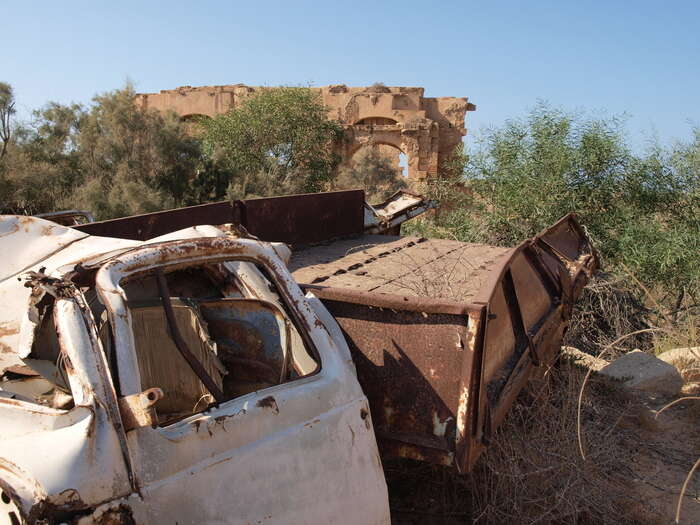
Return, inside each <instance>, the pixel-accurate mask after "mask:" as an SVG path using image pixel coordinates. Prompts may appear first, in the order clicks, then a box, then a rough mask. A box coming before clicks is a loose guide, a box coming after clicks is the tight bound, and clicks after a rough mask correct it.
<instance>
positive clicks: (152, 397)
mask: <svg viewBox="0 0 700 525" xmlns="http://www.w3.org/2000/svg"><path fill="white" fill-rule="evenodd" d="M146 397H148V399H149V401H155V399H156V394H155V392H149V393H148V394H147V395H146Z"/></svg>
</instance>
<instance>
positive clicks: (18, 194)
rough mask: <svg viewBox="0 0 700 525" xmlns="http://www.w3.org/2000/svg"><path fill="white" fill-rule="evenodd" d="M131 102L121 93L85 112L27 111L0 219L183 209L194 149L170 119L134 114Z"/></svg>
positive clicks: (196, 155)
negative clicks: (73, 211) (72, 211)
mask: <svg viewBox="0 0 700 525" xmlns="http://www.w3.org/2000/svg"><path fill="white" fill-rule="evenodd" d="M133 97H134V91H133V88H132V87H131V86H129V85H127V86H126V87H125V88H123V89H118V90H115V91H112V92H109V93H105V94H103V95H98V96H96V97H95V98H94V99H93V102H92V105H91V106H90V107H89V108H85V107H83V106H81V105H78V104H71V105H61V104H56V103H49V104H48V105H46V106H45V107H44V108H42V109H40V110H37V111H35V112H34V113H33V117H34V119H33V122H32V123H31V124H30V125H28V126H24V127H22V128H21V129H20V130H19V131H18V132H17V133H16V137H15V140H14V141H13V142H12V144H11V145H10V148H9V149H8V155H7V158H6V159H5V160H6V162H5V166H4V171H5V174H4V177H3V179H2V185H3V186H2V190H3V191H2V198H3V202H2V208H3V209H4V210H5V212H14V213H30V214H34V213H39V212H43V211H52V210H56V209H61V208H64V209H65V208H84V209H88V210H91V211H93V212H94V214H95V216H96V217H98V218H110V217H117V216H121V215H129V214H134V213H143V212H149V211H155V210H160V209H163V208H165V207H172V206H177V205H182V204H186V203H189V202H190V201H191V200H192V190H191V185H190V181H191V180H192V179H193V178H194V177H195V176H196V174H197V169H198V167H199V166H200V163H201V152H200V147H199V144H198V143H197V141H195V140H194V139H192V138H191V137H189V136H188V135H187V134H186V130H185V128H184V125H183V124H182V123H181V122H180V120H179V118H178V117H177V116H176V115H174V114H166V115H164V114H161V113H158V112H156V111H147V110H143V109H140V108H138V107H136V106H135V105H134V103H133Z"/></svg>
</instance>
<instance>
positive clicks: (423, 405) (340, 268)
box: [290, 215, 598, 471]
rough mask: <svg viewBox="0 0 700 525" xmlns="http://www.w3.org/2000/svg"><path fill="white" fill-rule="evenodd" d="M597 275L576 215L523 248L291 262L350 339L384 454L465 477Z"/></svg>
mask: <svg viewBox="0 0 700 525" xmlns="http://www.w3.org/2000/svg"><path fill="white" fill-rule="evenodd" d="M342 250H346V253H347V255H342V254H341V253H340V252H341V251H342ZM597 266H598V261H597V258H596V256H595V252H594V250H593V248H592V246H591V244H590V241H589V240H588V238H587V237H586V235H585V233H584V232H583V230H582V229H581V228H580V227H579V226H578V223H577V222H576V220H575V217H574V216H573V215H569V216H566V217H564V218H563V219H562V220H560V221H559V222H557V223H556V224H555V225H554V226H553V227H552V228H549V229H547V230H545V231H544V232H543V233H542V234H540V235H538V236H537V237H535V238H533V239H531V240H529V241H526V242H524V243H523V244H521V245H520V246H518V247H516V248H496V247H492V246H483V245H473V244H465V243H459V242H456V241H440V240H421V239H415V238H408V237H406V238H390V239H386V238H382V237H381V236H362V237H359V238H357V239H354V240H352V241H351V240H347V241H344V242H343V244H342V246H341V245H337V246H336V245H334V244H331V245H330V246H315V247H308V248H306V249H303V250H301V251H298V252H297V253H295V254H294V255H293V256H292V260H291V263H290V267H291V269H292V270H293V271H294V276H295V278H296V279H297V280H298V281H300V282H302V283H306V287H307V289H309V290H313V293H314V294H315V295H317V296H318V297H319V298H320V299H321V300H323V302H324V304H325V305H326V306H327V308H328V309H329V310H330V311H331V313H333V315H334V316H335V318H336V319H337V321H338V323H339V325H340V326H341V328H342V329H343V331H344V333H345V336H346V338H347V340H348V344H349V346H350V349H351V351H352V353H353V359H354V361H355V363H356V365H357V370H358V378H359V380H360V383H361V385H362V387H363V389H364V390H365V392H366V393H367V396H368V399H369V401H370V406H371V408H372V414H373V418H374V420H375V424H376V425H377V436H378V438H379V439H380V446H381V450H382V452H383V453H384V454H386V455H390V456H391V455H400V456H406V457H412V458H417V459H424V460H426V461H431V462H435V463H441V464H446V463H448V464H454V465H456V466H457V468H458V469H459V470H461V471H467V470H469V469H470V468H471V467H472V466H473V464H474V462H475V461H476V459H477V458H478V457H479V455H480V453H481V452H482V451H483V449H484V447H485V446H486V445H487V444H488V443H489V440H490V437H491V435H492V434H493V431H494V430H495V428H496V427H497V426H498V425H499V424H500V422H501V421H502V420H503V418H504V417H505V415H506V413H507V411H508V409H509V407H510V406H511V405H512V403H513V401H514V400H515V397H516V396H517V394H518V392H519V391H520V390H521V389H522V387H523V386H524V384H525V382H526V381H527V379H528V377H529V375H530V373H531V371H532V370H533V369H534V368H535V367H537V366H546V365H548V364H549V363H551V362H552V360H553V359H554V357H555V356H556V354H557V352H558V349H559V344H560V340H561V336H562V334H563V331H564V329H565V327H566V323H567V321H568V318H569V312H570V309H571V302H572V301H573V300H575V299H576V297H577V295H578V293H579V292H580V288H581V287H582V286H583V284H585V282H586V281H587V279H588V277H589V276H590V274H591V272H592V271H594V270H595V269H596V268H597Z"/></svg>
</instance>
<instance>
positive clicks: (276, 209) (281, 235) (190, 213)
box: [74, 190, 365, 244]
mask: <svg viewBox="0 0 700 525" xmlns="http://www.w3.org/2000/svg"><path fill="white" fill-rule="evenodd" d="M364 203H365V196H364V191H363V190H343V191H332V192H325V193H303V194H298V195H286V196H281V197H263V198H258V199H246V200H242V201H236V202H235V203H231V202H229V201H220V202H212V203H209V204H200V205H198V206H188V207H184V208H175V209H172V210H164V211H158V212H153V213H144V214H141V215H132V216H129V217H122V218H118V219H109V220H106V221H98V222H91V223H88V224H81V225H79V226H75V227H74V229H76V230H80V231H82V232H85V233H89V234H90V235H99V236H103V237H117V238H121V239H133V240H141V241H146V240H149V239H152V238H154V237H158V236H161V235H165V234H168V233H171V232H174V231H177V230H181V229H184V228H190V227H192V226H200V225H205V224H210V225H221V224H228V223H234V224H237V225H239V226H243V227H244V228H245V229H246V230H247V231H248V232H250V233H251V234H252V235H255V236H257V237H258V238H260V239H261V240H264V241H279V242H286V243H290V244H308V243H314V242H322V241H326V240H331V239H335V238H339V237H343V236H349V235H359V234H361V233H362V232H363V229H364Z"/></svg>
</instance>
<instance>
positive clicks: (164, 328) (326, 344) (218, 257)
mask: <svg viewBox="0 0 700 525" xmlns="http://www.w3.org/2000/svg"><path fill="white" fill-rule="evenodd" d="M429 207H430V204H429V203H428V202H426V201H425V200H424V199H423V198H422V197H420V196H415V195H411V194H407V193H399V194H396V195H395V196H394V197H392V199H389V200H388V201H387V202H385V203H383V204H381V205H380V206H376V207H372V206H369V205H367V204H366V203H365V202H364V194H363V192H362V191H345V192H333V193H325V194H315V195H298V196H290V197H279V198H269V199H251V200H246V201H236V202H235V203H233V204H230V203H216V204H210V205H203V206H195V207H191V208H182V209H178V210H170V211H166V212H159V213H154V214H148V215H142V216H135V217H127V218H124V219H116V220H112V221H104V222H92V223H87V224H82V225H78V226H75V227H73V228H71V227H66V226H62V225H59V224H57V223H54V222H50V221H48V220H45V219H41V218H36V217H19V216H4V217H2V219H1V220H0V246H2V253H3V264H2V267H1V270H0V374H1V378H2V381H1V382H0V388H1V390H0V523H2V524H10V525H17V524H21V523H43V524H58V523H73V524H91V523H92V524H95V523H104V524H107V523H109V524H113V523H122V524H133V523H159V524H160V523H179V524H186V523H190V524H194V523H240V524H244V523H285V524H290V523H294V524H302V523H307V524H318V523H338V524H345V523H347V524H351V523H352V524H360V523H361V524H380V523H382V524H385V523H389V520H390V516H389V505H388V498H387V488H386V482H385V479H384V475H383V471H382V463H381V459H380V458H381V457H395V456H399V457H408V458H413V459H418V460H423V461H428V462H433V463H438V464H442V465H451V466H453V467H454V468H456V469H457V470H459V471H461V472H465V471H467V470H469V469H470V468H471V467H472V465H473V464H474V462H475V461H476V459H477V458H478V456H479V454H480V453H481V452H482V450H483V449H484V447H486V446H487V445H488V443H489V439H490V436H491V435H492V433H493V431H494V429H495V428H496V427H497V426H498V424H499V423H500V422H501V421H502V420H503V418H504V417H505V416H506V412H507V410H508V408H509V406H510V405H511V404H512V402H513V400H514V399H515V396H516V395H517V393H518V392H519V390H520V389H521V388H522V387H523V385H524V383H525V382H526V381H527V378H528V376H529V375H530V374H531V373H533V372H534V371H536V370H538V369H539V370H541V367H543V366H546V365H548V364H551V363H552V362H553V360H554V358H555V357H556V354H557V350H558V348H559V343H560V339H561V337H562V334H563V332H564V331H565V330H566V326H567V322H568V319H569V315H570V312H571V307H572V304H573V302H574V300H575V299H576V297H577V295H578V294H579V292H580V290H581V288H582V287H583V286H584V284H585V283H586V282H587V280H588V278H589V277H590V275H591V272H593V271H594V270H595V269H596V267H597V265H598V261H597V257H596V254H595V251H594V250H593V248H592V246H591V243H590V242H589V240H588V238H587V236H586V234H585V232H584V231H583V230H582V228H581V227H580V226H579V224H578V223H577V222H576V219H575V217H574V216H573V215H569V216H566V217H564V218H563V219H562V220H560V221H559V222H558V223H557V224H555V225H554V226H552V227H551V228H549V229H548V230H546V231H544V232H542V233H541V234H540V235H538V236H536V237H535V238H533V239H531V240H528V241H526V242H524V243H523V244H521V245H520V246H518V247H516V248H498V247H492V246H484V245H475V244H465V243H461V242H457V241H451V240H437V239H424V238H415V237H401V236H400V235H399V230H400V226H401V222H402V221H404V220H406V219H407V218H410V217H412V216H415V215H417V214H419V213H422V212H423V211H425V210H426V209H427V208H429ZM289 245H291V248H292V249H291V250H290V248H289V247H288V246H289Z"/></svg>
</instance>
